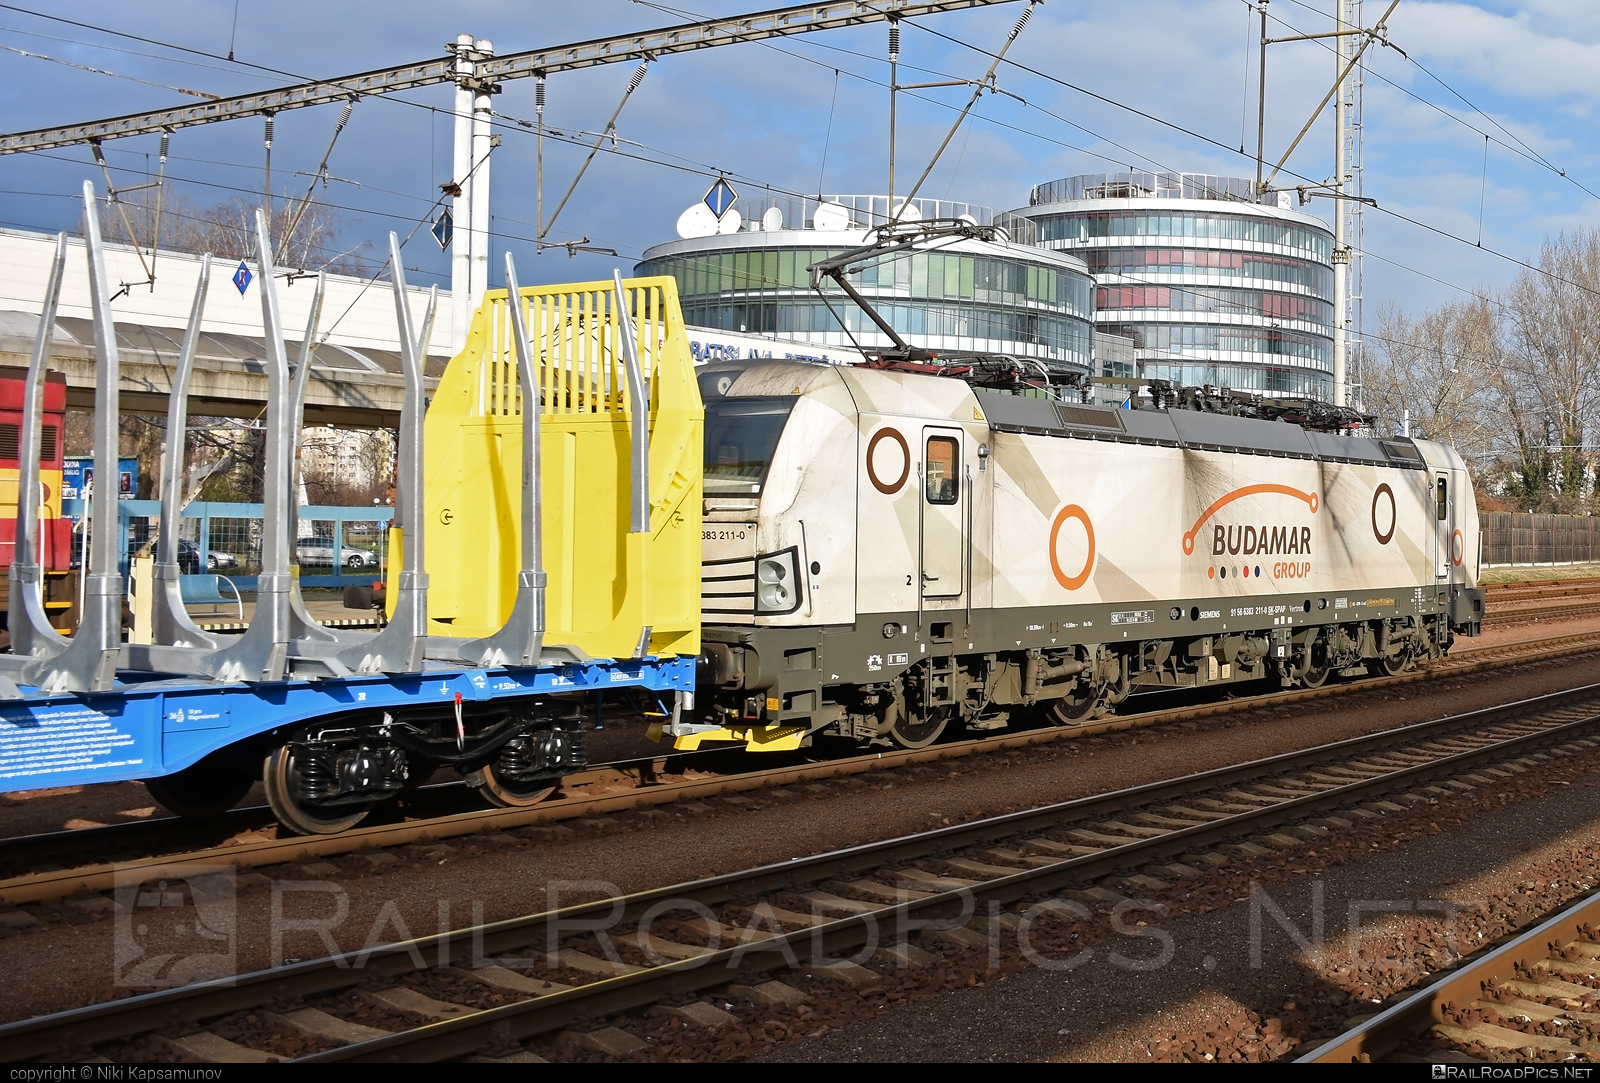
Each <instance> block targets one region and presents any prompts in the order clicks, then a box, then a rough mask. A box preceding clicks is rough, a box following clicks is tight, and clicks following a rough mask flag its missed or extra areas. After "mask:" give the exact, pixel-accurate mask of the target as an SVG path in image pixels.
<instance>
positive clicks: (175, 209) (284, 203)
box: [100, 190, 372, 277]
mask: <svg viewBox="0 0 1600 1083" xmlns="http://www.w3.org/2000/svg"><path fill="white" fill-rule="evenodd" d="M160 204H161V205H160V208H159V210H160V215H159V224H160V237H159V241H160V244H159V246H158V247H160V248H162V249H165V250H167V251H174V252H190V253H200V252H210V253H212V254H213V255H215V256H217V257H219V258H221V259H224V260H228V261H232V260H251V259H255V258H256V243H255V228H256V227H255V214H256V207H257V205H258V204H257V203H256V202H255V201H252V200H248V199H245V198H244V197H242V196H234V197H233V198H231V199H227V200H224V201H223V202H221V203H217V204H213V205H212V206H209V207H196V206H195V205H194V204H193V203H192V202H190V201H189V200H188V199H186V198H185V197H183V196H182V195H179V194H177V193H168V194H166V195H165V196H163V197H162V199H161V201H160ZM157 209H158V208H157V199H156V196H155V195H154V193H152V192H151V191H149V190H145V191H142V192H134V193H132V194H131V195H127V196H122V197H120V199H119V201H118V202H116V203H111V202H105V203H102V204H100V232H101V235H102V236H103V237H105V239H106V240H108V241H116V242H119V243H121V244H129V245H136V246H140V247H143V248H145V249H149V248H150V247H151V246H152V241H153V240H156V239H157V238H156V233H157ZM291 225H292V226H293V228H292V229H291V228H290V227H291ZM343 228H344V223H343V222H342V220H341V219H340V217H339V215H338V214H337V213H335V212H334V211H333V210H331V209H329V208H328V207H327V206H326V205H325V204H322V203H318V202H316V201H312V202H311V203H309V204H307V205H306V207H305V210H304V213H300V204H299V201H298V200H274V202H273V206H272V236H273V237H274V238H275V239H276V241H275V243H276V244H277V246H278V250H277V253H276V255H275V256H274V259H275V261H276V262H277V263H278V265H279V266H281V267H292V268H294V269H296V270H301V271H328V272H330V273H333V274H347V275H355V276H358V277H365V276H367V275H370V274H371V273H372V268H371V267H370V266H369V265H368V263H367V261H366V260H365V259H364V258H363V257H364V254H365V253H366V252H367V251H368V250H369V249H370V248H371V245H370V244H368V243H367V242H366V241H361V242H358V243H357V244H355V245H353V246H350V245H344V244H343V243H342V242H341V241H340V236H339V235H340V232H341V231H342V229H343Z"/></svg>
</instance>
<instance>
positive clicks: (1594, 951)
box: [1300, 893, 1600, 1064]
mask: <svg viewBox="0 0 1600 1083" xmlns="http://www.w3.org/2000/svg"><path fill="white" fill-rule="evenodd" d="M1597 999H1600V893H1591V894H1590V895H1588V897H1586V898H1584V899H1583V900H1582V901H1580V902H1578V903H1575V904H1574V905H1572V906H1569V907H1567V908H1565V909H1563V910H1562V911H1561V912H1560V913H1558V914H1556V915H1555V916H1554V917H1551V918H1549V919H1548V920H1546V921H1543V922H1540V923H1539V924H1538V925H1536V926H1534V927H1533V928H1531V929H1528V930H1527V931H1526V932H1523V933H1521V934H1519V935H1517V936H1515V937H1512V938H1510V939H1509V940H1508V942H1506V943H1504V944H1501V945H1499V946H1497V947H1494V948H1491V949H1490V950H1488V951H1485V952H1481V953H1479V954H1478V956H1477V957H1476V958H1474V959H1470V960H1468V961H1467V962H1466V963H1464V964H1463V965H1461V966H1459V967H1457V968H1455V969H1454V970H1451V971H1449V972H1448V973H1447V974H1444V975H1441V976H1440V977H1439V978H1438V979H1437V980H1435V981H1433V982H1431V983H1430V984H1428V985H1426V986H1424V987H1423V988H1422V989H1420V990H1418V991H1416V992H1414V993H1412V994H1411V995H1410V996H1408V997H1406V998H1405V999H1404V1000H1402V1001H1400V1002H1399V1003H1398V1004H1395V1005H1394V1006H1393V1007H1390V1008H1388V1009H1387V1010H1385V1011H1383V1012H1380V1013H1379V1014H1377V1015H1375V1016H1373V1017H1372V1018H1371V1019H1368V1020H1367V1021H1366V1022H1364V1023H1362V1024H1361V1025H1360V1026H1357V1027H1355V1028H1353V1029H1351V1030H1349V1031H1346V1032H1345V1033H1344V1034H1341V1035H1340V1036H1339V1037H1337V1038H1334V1039H1332V1040H1331V1041H1328V1042H1325V1043H1323V1044H1321V1045H1319V1046H1317V1048H1315V1049H1313V1050H1311V1051H1309V1052H1308V1053H1306V1054H1305V1055H1304V1056H1303V1057H1301V1058H1300V1061H1301V1062H1302V1063H1322V1064H1341V1063H1350V1062H1351V1061H1373V1060H1380V1059H1382V1058H1384V1057H1386V1056H1388V1055H1390V1054H1392V1053H1394V1052H1395V1051H1396V1050H1397V1049H1401V1048H1402V1047H1403V1046H1404V1045H1406V1044H1407V1043H1410V1042H1413V1041H1418V1040H1424V1039H1432V1038H1444V1039H1447V1040H1449V1041H1450V1042H1451V1043H1453V1044H1454V1045H1455V1046H1456V1047H1457V1048H1458V1049H1459V1048H1461V1047H1468V1048H1472V1047H1477V1051H1480V1052H1491V1053H1493V1052H1501V1051H1507V1050H1509V1051H1513V1052H1516V1053H1517V1054H1519V1055H1520V1056H1522V1057H1524V1058H1526V1057H1528V1056H1529V1052H1530V1051H1531V1053H1532V1056H1533V1058H1535V1059H1540V1060H1557V1061H1562V1060H1569V1059H1580V1058H1581V1059H1582V1060H1584V1061H1585V1062H1587V1061H1588V1060H1589V1058H1590V1057H1591V1056H1592V1054H1593V1050H1592V1049H1591V1048H1590V1046H1591V1045H1592V1041H1591V1039H1590V1036H1591V1035H1592V1033H1593V1031H1594V1028H1595V1025H1596V1024H1597V1023H1600V1014H1596V1013H1595V1012H1594V1011H1593V1007H1594V1002H1595V1000H1597Z"/></svg>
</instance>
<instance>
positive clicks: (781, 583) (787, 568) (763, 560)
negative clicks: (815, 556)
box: [756, 549, 800, 613]
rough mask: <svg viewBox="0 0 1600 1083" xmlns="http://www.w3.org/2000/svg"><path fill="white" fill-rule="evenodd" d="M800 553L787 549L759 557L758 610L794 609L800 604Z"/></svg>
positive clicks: (784, 611) (779, 611)
mask: <svg viewBox="0 0 1600 1083" xmlns="http://www.w3.org/2000/svg"><path fill="white" fill-rule="evenodd" d="M798 556H799V554H798V553H797V552H796V551H795V550H794V549H785V550H784V551H783V552H781V553H768V554H766V555H763V556H759V557H757V558H756V612H758V613H792V612H794V611H795V610H796V609H798V608H799V607H800V565H799V562H798Z"/></svg>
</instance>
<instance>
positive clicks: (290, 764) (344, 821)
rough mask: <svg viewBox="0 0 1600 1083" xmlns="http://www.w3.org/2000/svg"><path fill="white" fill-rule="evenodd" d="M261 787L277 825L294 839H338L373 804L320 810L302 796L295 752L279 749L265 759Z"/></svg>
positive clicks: (370, 809)
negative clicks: (301, 837) (316, 837)
mask: <svg viewBox="0 0 1600 1083" xmlns="http://www.w3.org/2000/svg"><path fill="white" fill-rule="evenodd" d="M261 783H262V786H263V787H264V788H265V789H266V791H267V805H268V806H269V807H270V808H271V809H272V814H273V815H274V816H276V817H277V818H278V823H279V824H280V825H281V826H282V827H283V828H284V829H285V830H287V831H292V832H294V833H295V834H296V835H337V834H338V833H339V832H341V831H348V830H350V829H351V828H352V827H354V826H355V825H356V824H358V823H360V822H361V821H362V820H364V819H366V818H367V813H369V812H371V811H372V807H373V804H375V802H368V803H365V804H358V805H344V806H340V807H337V808H322V807H320V806H318V805H316V804H313V803H312V802H310V801H308V800H306V798H305V797H304V795H303V794H302V792H301V791H302V787H301V781H300V772H299V769H298V767H297V765H296V763H295V756H294V748H293V747H292V746H290V745H280V746H279V747H278V748H275V749H273V750H272V751H271V752H270V753H269V754H268V755H267V760H266V763H265V765H264V766H263V767H262V770H261Z"/></svg>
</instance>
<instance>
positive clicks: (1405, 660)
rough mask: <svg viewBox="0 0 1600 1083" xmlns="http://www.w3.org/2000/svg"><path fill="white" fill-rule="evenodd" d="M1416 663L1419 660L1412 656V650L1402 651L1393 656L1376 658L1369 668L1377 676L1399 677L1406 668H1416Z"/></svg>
mask: <svg viewBox="0 0 1600 1083" xmlns="http://www.w3.org/2000/svg"><path fill="white" fill-rule="evenodd" d="M1416 664H1417V660H1416V659H1415V658H1413V657H1411V652H1409V651H1402V652H1401V653H1400V654H1398V655H1395V656H1394V657H1392V658H1391V657H1390V656H1388V655H1385V656H1384V657H1382V658H1379V659H1376V660H1374V661H1373V662H1372V663H1370V665H1369V667H1368V668H1369V669H1370V670H1371V671H1372V674H1373V676H1376V677H1398V676H1399V675H1400V674H1402V673H1404V672H1405V671H1406V670H1408V669H1413V668H1415V667H1416Z"/></svg>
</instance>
